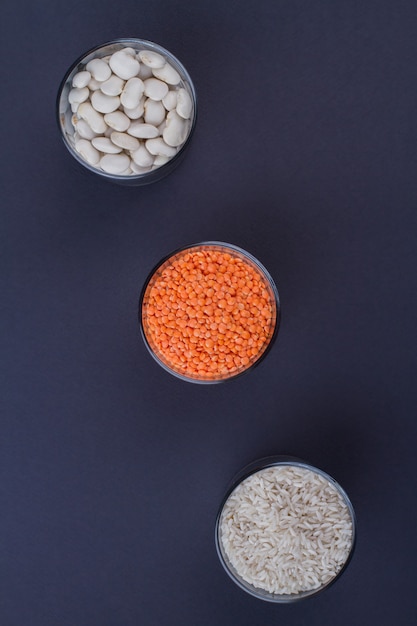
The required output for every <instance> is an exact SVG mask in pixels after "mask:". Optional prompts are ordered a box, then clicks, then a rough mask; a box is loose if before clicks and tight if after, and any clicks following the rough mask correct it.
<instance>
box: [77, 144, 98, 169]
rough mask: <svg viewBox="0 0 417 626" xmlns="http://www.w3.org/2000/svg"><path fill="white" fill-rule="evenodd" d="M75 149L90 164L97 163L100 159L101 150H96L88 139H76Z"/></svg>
mask: <svg viewBox="0 0 417 626" xmlns="http://www.w3.org/2000/svg"><path fill="white" fill-rule="evenodd" d="M75 149H76V151H77V152H78V153H79V154H80V155H81V156H82V158H83V159H85V160H86V161H87V163H90V165H97V163H98V162H99V161H100V153H99V151H98V150H96V149H95V148H94V146H92V145H91V142H90V141H88V140H87V139H79V140H78V141H76V142H75Z"/></svg>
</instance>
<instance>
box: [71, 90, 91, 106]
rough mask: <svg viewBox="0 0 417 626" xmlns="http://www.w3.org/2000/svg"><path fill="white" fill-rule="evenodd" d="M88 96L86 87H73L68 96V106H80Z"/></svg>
mask: <svg viewBox="0 0 417 626" xmlns="http://www.w3.org/2000/svg"><path fill="white" fill-rule="evenodd" d="M89 95H90V91H89V89H88V87H82V88H78V87H75V88H74V89H71V91H70V92H69V94H68V102H69V103H70V104H81V102H85V101H86V100H87V99H88V96H89Z"/></svg>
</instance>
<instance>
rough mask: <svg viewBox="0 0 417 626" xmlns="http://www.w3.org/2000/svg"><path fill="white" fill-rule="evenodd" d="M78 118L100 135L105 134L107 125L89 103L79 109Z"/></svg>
mask: <svg viewBox="0 0 417 626" xmlns="http://www.w3.org/2000/svg"><path fill="white" fill-rule="evenodd" d="M77 113H78V116H79V117H81V119H83V120H85V121H86V122H87V124H88V125H89V126H90V128H92V130H93V131H94V132H95V133H97V134H98V135H100V134H101V133H104V132H105V130H106V128H107V125H106V122H105V121H104V117H103V116H102V115H101V113H98V112H97V111H96V110H95V109H93V107H92V106H91V104H90V103H89V102H82V103H81V104H80V106H79V107H78V111H77Z"/></svg>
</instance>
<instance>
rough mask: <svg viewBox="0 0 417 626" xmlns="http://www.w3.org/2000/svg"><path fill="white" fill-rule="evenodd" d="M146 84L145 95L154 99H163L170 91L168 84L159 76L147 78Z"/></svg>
mask: <svg viewBox="0 0 417 626" xmlns="http://www.w3.org/2000/svg"><path fill="white" fill-rule="evenodd" d="M144 85H145V96H147V97H148V98H151V99H152V100H162V98H165V96H166V95H167V93H168V85H167V84H166V83H164V82H163V81H162V80H158V79H157V78H147V79H146V80H145V81H144Z"/></svg>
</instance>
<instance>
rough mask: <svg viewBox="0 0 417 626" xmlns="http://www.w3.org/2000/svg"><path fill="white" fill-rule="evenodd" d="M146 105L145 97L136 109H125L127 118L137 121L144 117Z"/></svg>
mask: <svg viewBox="0 0 417 626" xmlns="http://www.w3.org/2000/svg"><path fill="white" fill-rule="evenodd" d="M144 104H145V98H144V97H143V98H142V99H141V100H140V102H139V104H138V106H137V107H135V108H134V109H128V108H127V107H123V111H124V112H125V115H127V117H129V118H130V119H131V120H137V119H139V118H140V117H142V115H143V111H144V108H143V107H144Z"/></svg>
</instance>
